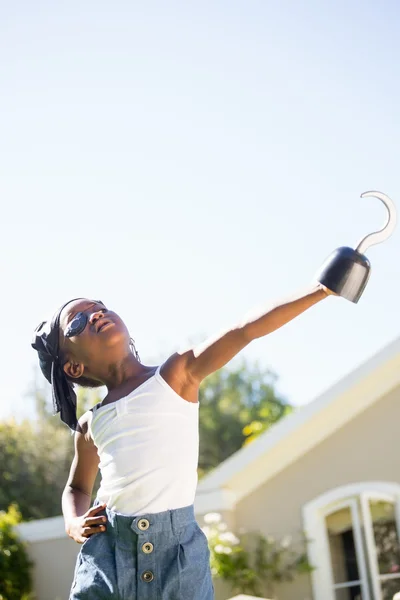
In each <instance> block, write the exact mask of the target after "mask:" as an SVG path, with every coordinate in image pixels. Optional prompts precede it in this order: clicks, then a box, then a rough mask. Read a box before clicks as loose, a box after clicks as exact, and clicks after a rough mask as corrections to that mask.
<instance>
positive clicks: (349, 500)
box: [303, 481, 400, 600]
mask: <svg viewBox="0 0 400 600" xmlns="http://www.w3.org/2000/svg"><path fill="white" fill-rule="evenodd" d="M357 497H359V498H360V501H361V507H362V509H361V510H362V511H363V512H362V516H363V519H364V524H365V530H366V531H365V533H366V545H367V550H368V557H367V560H368V566H369V568H370V570H371V578H372V582H373V583H372V585H373V590H372V591H373V594H374V595H375V596H376V598H377V599H378V600H379V599H380V586H379V581H380V580H381V579H382V576H380V575H379V572H378V565H377V561H376V548H375V540H374V535H373V529H372V522H371V517H370V516H369V517H368V515H369V506H368V500H370V499H378V498H379V499H380V500H385V499H387V500H390V501H391V502H393V501H394V502H395V510H396V518H397V528H398V530H399V528H400V484H398V483H394V482H382V481H368V482H359V483H353V484H350V485H345V486H342V487H339V488H335V489H333V490H329V491H328V492H326V493H324V494H322V495H321V496H318V497H317V498H315V499H314V500H312V501H311V502H309V503H308V504H306V505H305V506H304V507H303V523H304V530H305V533H306V536H307V539H308V540H309V544H308V548H307V551H308V560H309V562H310V563H311V565H313V566H314V567H315V569H314V570H313V571H312V573H311V580H312V588H313V596H314V600H335V584H334V581H333V575H332V567H331V563H330V551H329V541H328V535H327V532H326V524H325V518H326V516H328V515H329V514H331V513H333V512H336V510H339V508H344V507H346V506H347V507H348V506H353V509H351V510H352V515H353V519H354V518H355V520H354V521H353V523H354V525H355V528H354V533H355V544H356V552H357V560H360V562H359V575H360V581H361V588H362V590H363V598H364V595H365V598H366V600H372V598H371V596H370V595H369V593H368V582H367V573H366V571H365V569H364V568H363V567H364V565H365V564H366V563H365V560H364V559H365V557H364V550H363V544H362V541H361V540H360V539H359V538H360V537H361V536H360V527H359V526H357V527H356V525H359V524H360V522H359V516H358V511H357V510H355V517H354V504H353V503H356V502H357ZM356 530H357V533H356ZM356 540H358V541H356ZM360 541H361V545H360ZM360 567H361V568H360ZM374 600H375V599H374Z"/></svg>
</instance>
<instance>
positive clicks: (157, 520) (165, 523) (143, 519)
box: [102, 505, 196, 538]
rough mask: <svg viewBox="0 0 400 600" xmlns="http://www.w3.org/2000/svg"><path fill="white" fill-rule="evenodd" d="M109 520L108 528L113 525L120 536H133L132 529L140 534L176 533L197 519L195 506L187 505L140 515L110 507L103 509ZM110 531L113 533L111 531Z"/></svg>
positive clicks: (114, 532) (116, 533) (115, 532)
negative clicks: (124, 512) (128, 513)
mask: <svg viewBox="0 0 400 600" xmlns="http://www.w3.org/2000/svg"><path fill="white" fill-rule="evenodd" d="M102 512H103V513H104V514H105V515H106V516H107V520H108V529H109V528H110V527H111V528H112V530H113V534H114V535H116V536H118V538H123V537H125V536H127V535H128V536H129V537H131V536H132V531H133V532H134V533H136V534H138V535H141V534H142V535H143V534H145V535H146V534H149V533H152V534H153V533H160V532H161V531H162V532H164V533H168V532H171V533H172V534H174V535H176V533H177V532H178V531H179V530H180V529H182V528H183V527H185V526H186V525H188V524H189V523H193V521H195V520H196V518H195V514H194V506H193V505H191V506H185V507H183V508H176V509H174V510H166V511H164V512H160V513H153V514H151V513H150V514H143V515H138V516H133V515H124V514H121V513H118V512H115V511H113V510H110V509H109V508H108V507H106V508H105V510H104V511H102ZM109 533H111V532H110V531H109Z"/></svg>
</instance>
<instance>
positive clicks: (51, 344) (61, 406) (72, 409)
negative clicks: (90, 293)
mask: <svg viewBox="0 0 400 600" xmlns="http://www.w3.org/2000/svg"><path fill="white" fill-rule="evenodd" d="M81 299H82V298H74V299H73V300H69V301H68V302H66V303H65V304H63V305H62V306H61V308H59V309H58V311H57V312H56V313H55V314H54V316H53V318H52V319H51V321H42V322H41V323H40V325H38V327H36V329H35V332H34V335H33V340H32V347H33V348H34V349H35V350H36V351H37V353H38V355H39V365H40V368H41V370H42V373H43V375H44V376H45V377H46V379H47V381H48V382H49V383H50V384H51V388H52V398H53V406H54V412H55V413H60V417H61V420H62V421H63V422H64V423H65V424H66V425H68V427H69V428H70V429H71V430H72V431H76V430H77V427H78V419H77V416H76V394H75V391H74V387H73V385H72V383H71V381H69V380H68V379H67V376H66V374H65V372H64V369H63V365H62V364H61V359H60V342H59V338H60V336H59V334H60V317H61V312H62V311H63V309H64V308H65V307H66V306H67V305H68V304H70V303H71V302H75V300H81Z"/></svg>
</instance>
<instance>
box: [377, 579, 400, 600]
mask: <svg viewBox="0 0 400 600" xmlns="http://www.w3.org/2000/svg"><path fill="white" fill-rule="evenodd" d="M381 590H382V600H393V596H394V595H395V594H397V592H400V579H388V580H386V581H382V582H381Z"/></svg>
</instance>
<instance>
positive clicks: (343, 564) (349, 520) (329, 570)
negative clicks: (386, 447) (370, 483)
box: [304, 484, 400, 600]
mask: <svg viewBox="0 0 400 600" xmlns="http://www.w3.org/2000/svg"><path fill="white" fill-rule="evenodd" d="M388 486H389V487H390V485H389V484H388ZM388 486H386V487H388ZM354 487H358V488H360V487H361V489H359V490H357V489H354V490H351V486H347V487H346V488H343V489H342V492H343V494H342V495H340V490H338V491H336V492H337V493H336V494H335V496H336V497H335V498H334V499H333V498H329V496H332V493H328V494H326V495H325V496H326V497H325V498H324V496H322V497H321V498H320V499H318V500H317V501H314V502H313V503H310V505H308V506H307V507H306V508H305V512H304V515H305V525H306V531H307V534H308V537H309V538H310V540H311V542H310V546H311V552H310V557H309V558H310V560H311V563H312V564H313V565H314V566H315V567H316V570H315V574H314V575H313V584H314V600H393V596H394V594H396V593H397V592H400V518H399V517H400V489H396V491H395V492H394V493H387V491H384V489H382V487H383V488H384V487H385V486H382V485H381V486H379V487H381V490H373V488H372V491H371V488H369V489H362V488H363V487H365V486H363V485H362V484H358V486H354ZM395 487H396V488H397V487H399V488H400V486H397V485H395ZM350 491H353V492H355V493H353V494H351V495H350V494H348V492H350ZM346 494H347V495H346ZM324 500H325V501H327V502H325V504H324V503H323V502H324ZM329 500H330V501H329ZM307 525H308V527H307ZM313 534H314V535H313ZM318 571H319V574H317V573H318Z"/></svg>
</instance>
